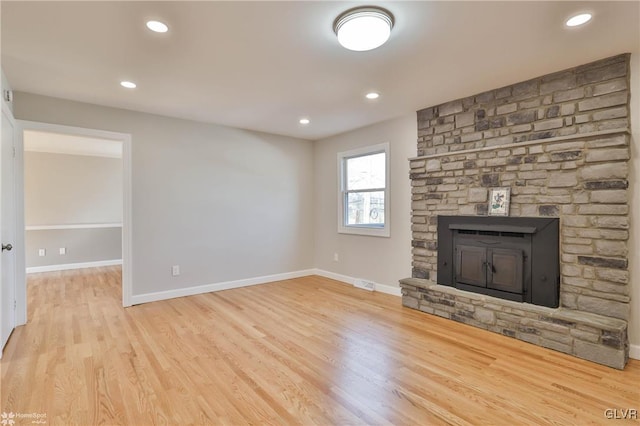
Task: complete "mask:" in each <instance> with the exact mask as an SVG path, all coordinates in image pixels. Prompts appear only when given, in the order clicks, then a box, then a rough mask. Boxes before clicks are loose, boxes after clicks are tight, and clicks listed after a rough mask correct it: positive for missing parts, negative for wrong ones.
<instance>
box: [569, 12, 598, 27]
mask: <svg viewBox="0 0 640 426" xmlns="http://www.w3.org/2000/svg"><path fill="white" fill-rule="evenodd" d="M591 18H592V15H591V14H590V13H581V14H579V15H575V16H572V17H571V18H569V19H567V22H565V24H566V25H567V27H578V26H580V25H583V24H586V23H587V22H589V21H590V20H591Z"/></svg>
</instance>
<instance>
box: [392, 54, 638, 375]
mask: <svg viewBox="0 0 640 426" xmlns="http://www.w3.org/2000/svg"><path fill="white" fill-rule="evenodd" d="M628 80H629V55H619V56H616V57H613V58H608V59H604V60H601V61H597V62H594V63H591V64H587V65H584V66H581V67H577V68H573V69H570V70H565V71H561V72H558V73H554V74H551V75H548V76H544V77H540V78H537V79H533V80H529V81H526V82H523V83H518V84H515V85H512V86H508V87H504V88H500V89H496V90H492V91H489V92H485V93H481V94H479V95H475V96H470V97H468V98H464V99H460V100H457V101H453V102H449V103H446V104H443V105H439V106H435V107H431V108H426V109H424V110H421V111H418V146H417V151H418V157H416V158H412V159H411V160H410V167H411V172H410V173H411V184H412V231H413V240H412V246H413V262H412V266H413V270H412V278H408V279H404V280H402V281H401V287H402V292H403V304H404V305H405V306H407V307H410V308H414V309H419V310H421V311H424V312H426V313H429V314H434V315H439V316H442V317H446V318H450V319H452V320H456V321H460V322H464V323H466V324H470V325H474V326H477V327H481V328H484V329H487V330H491V331H494V332H497V333H501V334H504V335H507V336H511V337H515V338H518V339H521V340H524V341H527V342H530V343H534V344H537V345H540V346H544V347H547V348H551V349H555V350H558V351H561V352H565V353H569V354H572V355H575V356H578V357H581V358H585V359H588V360H591V361H595V362H598V363H601V364H605V365H608V366H611V367H615V368H624V365H625V364H626V361H627V359H628V342H627V321H628V317H629V309H630V307H629V301H630V300H629V293H630V291H629V290H630V289H629V285H630V284H629V272H628V269H627V264H628V261H627V255H628V247H627V240H628V237H629V233H628V227H629V206H628V203H627V200H628V198H627V186H628V182H627V179H628V171H629V166H628V160H629V142H630V137H629V104H628V102H629V89H628V87H629V81H628ZM493 187H510V188H511V207H510V216H514V217H557V218H559V220H560V307H559V308H557V309H553V308H546V307H541V306H534V305H531V304H528V303H519V302H513V301H507V300H501V299H497V298H493V297H491V296H488V295H481V294H475V293H469V292H466V291H462V290H458V289H455V288H452V287H447V286H442V285H438V283H437V282H436V281H437V279H436V277H437V248H438V246H437V224H438V216H442V215H446V216H458V215H459V216H469V215H477V216H485V215H487V206H488V194H489V189H490V188H493Z"/></svg>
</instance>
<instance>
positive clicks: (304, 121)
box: [298, 118, 311, 126]
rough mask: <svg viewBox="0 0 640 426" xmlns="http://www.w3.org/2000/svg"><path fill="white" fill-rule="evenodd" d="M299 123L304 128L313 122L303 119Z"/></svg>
mask: <svg viewBox="0 0 640 426" xmlns="http://www.w3.org/2000/svg"><path fill="white" fill-rule="evenodd" d="M298 122H299V123H300V124H302V125H303V126H306V125H307V124H309V123H311V120H309V119H308V118H301V119H300V120H298Z"/></svg>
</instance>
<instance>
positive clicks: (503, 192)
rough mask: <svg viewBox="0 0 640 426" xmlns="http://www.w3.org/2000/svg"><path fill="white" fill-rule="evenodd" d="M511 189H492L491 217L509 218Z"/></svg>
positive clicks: (490, 201)
mask: <svg viewBox="0 0 640 426" xmlns="http://www.w3.org/2000/svg"><path fill="white" fill-rule="evenodd" d="M510 197H511V188H491V192H490V193H489V216H509V198H510Z"/></svg>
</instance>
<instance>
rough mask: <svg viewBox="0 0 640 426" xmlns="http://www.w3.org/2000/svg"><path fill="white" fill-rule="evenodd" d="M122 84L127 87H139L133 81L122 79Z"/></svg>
mask: <svg viewBox="0 0 640 426" xmlns="http://www.w3.org/2000/svg"><path fill="white" fill-rule="evenodd" d="M120 86H122V87H126V88H127V89H135V88H136V87H137V85H136V84H135V83H134V82H133V81H121V82H120Z"/></svg>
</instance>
